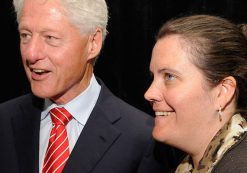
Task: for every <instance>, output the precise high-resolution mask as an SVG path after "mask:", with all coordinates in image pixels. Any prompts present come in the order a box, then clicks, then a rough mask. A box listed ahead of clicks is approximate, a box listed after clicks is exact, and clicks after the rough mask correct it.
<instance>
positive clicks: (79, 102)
mask: <svg viewBox="0 0 247 173" xmlns="http://www.w3.org/2000/svg"><path fill="white" fill-rule="evenodd" d="M100 89H101V86H100V85H99V84H98V82H97V80H96V78H95V76H94V75H93V76H92V78H91V80H90V83H89V85H88V87H87V88H86V89H85V90H84V91H83V92H82V93H81V94H79V95H78V96H77V97H75V98H74V99H72V100H71V101H70V102H68V103H66V104H65V105H56V104H55V103H53V102H52V101H51V100H49V99H45V104H44V110H43V111H42V113H41V121H42V120H44V119H45V118H48V117H49V118H50V116H47V115H49V111H50V110H51V109H52V108H54V107H62V106H63V107H65V108H66V109H67V111H68V112H70V114H71V115H72V116H73V118H74V119H76V120H77V121H78V122H79V123H80V124H82V125H85V124H86V122H87V120H88V118H89V115H90V114H91V112H92V110H93V108H94V106H95V104H96V102H97V99H98V97H99V93H100Z"/></svg>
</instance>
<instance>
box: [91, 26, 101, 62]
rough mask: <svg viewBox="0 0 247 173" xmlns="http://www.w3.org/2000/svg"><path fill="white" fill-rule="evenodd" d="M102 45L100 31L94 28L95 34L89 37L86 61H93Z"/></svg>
mask: <svg viewBox="0 0 247 173" xmlns="http://www.w3.org/2000/svg"><path fill="white" fill-rule="evenodd" d="M102 44H103V34H102V29H100V28H96V29H95V32H94V33H93V34H91V35H90V36H89V46H88V52H89V56H88V60H91V59H94V58H95V57H97V56H98V54H99V53H100V50H101V48H102Z"/></svg>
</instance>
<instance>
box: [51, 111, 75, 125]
mask: <svg viewBox="0 0 247 173" xmlns="http://www.w3.org/2000/svg"><path fill="white" fill-rule="evenodd" d="M50 115H51V120H52V123H54V124H56V125H64V126H66V125H67V124H68V122H69V121H70V120H71V118H72V115H71V114H70V113H69V112H68V111H67V110H66V109H65V108H63V107H61V108H53V109H51V110H50Z"/></svg>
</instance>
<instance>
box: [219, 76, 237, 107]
mask: <svg viewBox="0 0 247 173" xmlns="http://www.w3.org/2000/svg"><path fill="white" fill-rule="evenodd" d="M236 86H237V82H236V80H235V78H234V77H232V76H228V77H226V78H224V79H223V80H222V81H221V83H220V84H218V86H217V92H218V95H217V100H218V103H217V106H218V109H219V108H220V107H221V108H222V109H224V108H225V107H226V106H227V105H228V104H230V102H231V101H233V99H234V95H235V91H236Z"/></svg>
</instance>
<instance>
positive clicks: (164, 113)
mask: <svg viewBox="0 0 247 173" xmlns="http://www.w3.org/2000/svg"><path fill="white" fill-rule="evenodd" d="M170 114H171V112H155V115H156V116H168V115H170Z"/></svg>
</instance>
